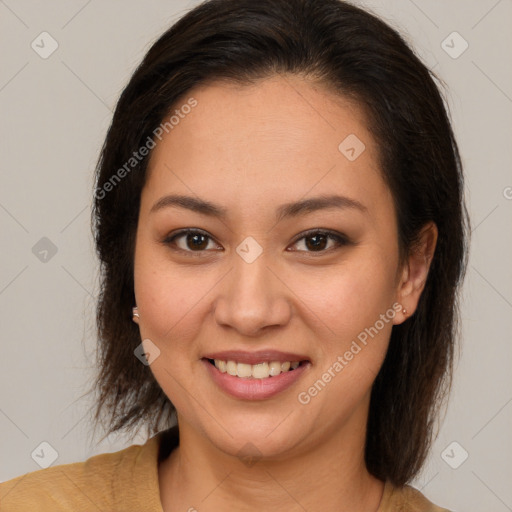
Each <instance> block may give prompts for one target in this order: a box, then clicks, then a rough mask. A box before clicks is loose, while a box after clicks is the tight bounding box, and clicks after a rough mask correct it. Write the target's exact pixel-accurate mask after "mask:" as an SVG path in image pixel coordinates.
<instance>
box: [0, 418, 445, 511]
mask: <svg viewBox="0 0 512 512" xmlns="http://www.w3.org/2000/svg"><path fill="white" fill-rule="evenodd" d="M178 442H179V436H178V429H177V427H172V428H170V429H168V430H164V431H162V432H159V433H158V434H156V435H154V436H153V437H151V438H150V439H148V441H146V443H145V444H143V445H137V444H135V445H132V446H130V447H128V448H125V449H124V450H120V451H118V452H115V453H103V454H101V455H95V456H93V457H90V458H89V459H87V460H86V461H85V462H77V463H73V464H61V465H59V466H53V467H49V468H46V469H41V470H39V471H33V472H31V473H26V474H25V475H21V476H19V477H16V478H13V479H12V480H8V481H7V482H4V483H1V484H0V511H1V512H25V511H27V512H28V511H29V512H82V511H83V512H86V511H87V512H92V511H101V512H114V511H119V512H132V511H133V512H142V511H144V512H163V509H162V504H161V502H160V490H159V484H158V462H159V461H160V460H162V459H164V458H166V457H167V456H168V455H169V453H170V452H171V450H172V449H173V448H174V447H175V446H177V444H178ZM397 511H400V512H449V511H447V510H446V509H444V508H439V507H437V506H436V505H434V504H432V503H431V502H430V501H428V500H427V498H425V497H424V496H423V494H421V493H420V492H419V491H418V490H416V489H414V488H413V487H410V486H408V485H406V486H404V487H403V488H397V487H394V486H393V485H391V484H390V483H389V482H386V484H385V486H384V494H383V496H382V501H381V503H380V506H379V510H378V511H377V512H397Z"/></svg>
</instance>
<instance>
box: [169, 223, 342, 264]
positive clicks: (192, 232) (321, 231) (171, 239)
mask: <svg viewBox="0 0 512 512" xmlns="http://www.w3.org/2000/svg"><path fill="white" fill-rule="evenodd" d="M185 235H204V236H205V237H207V238H209V239H210V240H213V238H212V237H211V236H210V235H209V234H208V233H206V232H205V231H202V230H200V229H190V228H188V229H182V230H180V231H178V232H176V233H174V234H172V235H169V236H167V237H166V238H165V239H164V240H163V241H162V243H163V244H164V245H165V246H167V247H169V248H171V249H172V250H173V251H178V252H182V253H188V254H189V255H190V256H193V257H197V256H202V253H205V252H208V251H207V250H206V249H204V250H200V251H192V250H186V249H181V248H179V247H176V246H175V243H174V242H175V240H176V239H177V238H180V237H182V236H185ZM315 235H323V236H326V237H327V238H330V239H331V240H334V241H335V242H336V245H337V246H336V247H334V248H333V247H331V248H330V249H323V250H321V251H296V252H305V253H308V254H310V255H313V256H314V255H315V254H319V255H321V254H325V253H330V252H331V251H333V250H336V249H340V248H341V247H343V246H347V245H351V244H352V242H351V241H350V240H349V239H348V238H347V237H346V236H345V235H342V234H340V233H337V232H335V231H330V230H326V229H310V230H309V231H306V232H304V233H301V234H300V236H299V237H298V238H297V239H296V240H295V241H294V242H293V243H292V245H295V244H296V243H297V242H299V241H301V240H302V239H305V238H311V237H313V236H315Z"/></svg>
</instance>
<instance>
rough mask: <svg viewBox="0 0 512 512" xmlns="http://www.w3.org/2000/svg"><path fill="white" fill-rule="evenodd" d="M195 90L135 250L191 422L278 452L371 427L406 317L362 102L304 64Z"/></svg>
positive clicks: (159, 365) (147, 324)
mask: <svg viewBox="0 0 512 512" xmlns="http://www.w3.org/2000/svg"><path fill="white" fill-rule="evenodd" d="M190 97H193V98H194V99H195V100H196V101H197V105H196V106H195V107H193V108H191V109H189V108H185V109H180V105H177V106H176V109H178V110H179V111H180V114H181V115H180V116H179V122H178V123H176V124H174V126H173V128H172V129H169V128H168V133H166V132H165V131H164V135H163V137H162V139H161V141H158V142H157V145H156V147H155V149H154V150H153V153H152V156H151V161H150V164H149V168H148V179H147V182H146V185H145V187H144V189H143V191H142V196H141V207H140V216H139V222H138V230H137V239H136V250H135V295H136V301H137V306H138V308H139V314H140V319H139V320H138V323H139V326H140V332H141V339H143V340H146V341H145V342H144V347H145V348H146V350H147V351H148V352H150V353H152V352H153V355H155V354H158V350H159V354H158V356H157V357H156V358H155V359H154V361H153V362H152V363H151V365H150V368H151V371H152V372H153V373H154V375H155V377H156V379H157V381H158V382H159V384H160V386H161V387H162V389H163V391H164V392H165V393H166V395H167V396H168V397H169V399H170V400H171V401H172V403H173V404H174V405H175V407H176V409H177V411H178V418H179V421H180V428H185V426H186V427H188V428H192V429H194V430H195V431H196V432H200V433H202V434H203V435H205V436H206V438H207V439H209V440H210V441H211V442H212V443H213V445H215V446H216V447H218V448H220V449H221V450H223V451H224V452H226V453H230V454H233V455H234V454H237V453H240V450H241V449H243V447H244V446H245V447H247V446H251V447H253V449H254V451H255V452H257V453H259V454H262V455H264V456H268V457H272V456H277V455H281V456H284V454H287V453H288V454H291V453H293V452H294V451H296V450H301V449H302V450H305V449H307V448H308V447H310V448H311V447H313V446H317V445H318V443H321V442H322V440H324V439H327V438H328V437H329V436H332V435H334V434H335V433H337V432H342V431H343V429H350V428H351V429H352V431H353V432H361V429H363V430H364V427H365V424H366V417H367V411H368V403H369V394H370V390H371V386H372V383H373V381H374V379H375V377H376V375H377V373H378V371H379V368H380V366H381V364H382V362H383V359H384V356H385V354H386V350H387V346H388V340H389V336H390V332H391V328H392V325H393V323H400V322H401V321H403V319H404V317H403V315H402V313H401V306H400V305H399V304H397V303H400V299H401V297H400V293H399V292H400V281H401V277H402V273H401V271H400V269H399V267H398V239H397V224H396V219H395V213H394V208H393V201H392V196H391V194H390V191H389V189H388V188H387V186H386V184H385V183H384V181H383V179H382V177H381V174H380V171H379V168H378V158H377V146H376V143H375V141H374V139H373V138H372V136H371V134H370V132H369V131H368V129H367V127H366V121H365V118H364V116H363V113H362V111H361V110H360V109H359V108H358V107H357V106H355V105H354V104H350V103H349V102H348V101H344V100H343V99H342V98H340V97H338V96H333V95H332V94H331V93H329V92H327V91H326V90H324V89H323V88H320V87H319V86H315V87H314V86H312V85H311V84H309V83H307V82H305V81H303V80H301V79H300V78H298V77H286V78H284V77H276V78H272V79H267V80H264V81H261V82H259V83H257V84H256V85H253V86H243V87H242V86H235V85H232V84H226V83H220V82H217V83H215V84H213V85H208V86H203V87H200V88H196V89H194V90H193V91H191V92H190V94H189V95H188V96H187V97H186V98H185V99H184V100H183V102H182V103H183V105H185V104H186V103H187V99H189V98H190ZM185 112H189V113H188V114H185ZM168 126H169V125H168ZM171 195H172V196H186V197H187V198H190V199H186V200H185V199H183V200H182V201H181V206H180V205H179V204H178V202H176V201H174V202H173V201H171V200H167V201H165V200H164V201H162V198H165V197H166V196H171ZM334 196H339V197H338V199H334ZM327 199H329V200H327ZM324 200H325V202H324ZM203 203H205V204H204V205H203V206H201V207H200V206H199V205H201V204H203ZM155 205H160V206H159V207H158V206H155ZM293 205H296V206H293ZM219 212H222V214H221V213H219ZM184 229H191V230H194V231H199V233H192V234H189V235H188V236H187V234H186V233H185V234H183V233H181V234H179V235H178V232H179V231H181V230H184ZM318 230H322V232H321V233H315V232H317V231H318ZM308 231H309V232H310V233H309V234H308V233H306V232H308ZM326 231H328V232H330V233H332V234H331V235H330V234H329V233H327V234H325V232H326ZM175 235H177V236H175ZM173 236H174V238H173ZM338 237H339V238H338ZM171 238H173V239H172V240H171ZM147 340H150V343H149V342H148V341H147ZM155 347H157V349H158V350H156V349H155ZM209 359H219V360H220V361H221V362H218V363H217V366H218V368H217V367H215V366H214V365H212V363H211V362H210V361H209ZM229 361H230V362H229ZM295 361H297V362H300V365H299V367H298V368H296V369H294V370H292V369H290V370H288V371H283V370H286V369H287V366H289V363H293V362H295ZM226 363H227V364H226ZM237 363H241V364H237ZM250 363H252V365H251V364H250ZM226 366H227V371H225V370H226V368H225V367H226ZM292 366H295V365H292ZM224 371H225V372H224ZM229 372H231V373H236V375H229ZM269 373H271V374H272V376H267V375H269ZM238 374H240V375H242V376H238ZM248 375H250V377H247V376H248ZM243 376H245V377H243ZM247 443H250V445H249V444H247ZM254 447H255V448H254Z"/></svg>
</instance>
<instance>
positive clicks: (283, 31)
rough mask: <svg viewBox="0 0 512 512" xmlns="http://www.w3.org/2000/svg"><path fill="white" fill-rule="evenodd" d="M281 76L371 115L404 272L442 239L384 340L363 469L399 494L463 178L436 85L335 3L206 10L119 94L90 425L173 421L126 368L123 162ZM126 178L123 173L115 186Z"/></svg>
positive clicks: (134, 192) (461, 230) (146, 377)
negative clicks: (196, 109) (190, 114)
mask: <svg viewBox="0 0 512 512" xmlns="http://www.w3.org/2000/svg"><path fill="white" fill-rule="evenodd" d="M281 73H282V74H284V73H287V74H294V75H297V76H301V77H304V78H306V77H307V78H308V79H313V80H314V81H315V82H316V83H319V84H322V85H324V86H325V87H326V88H327V89H329V90H331V91H335V92H336V93H337V94H339V95H341V96H345V97H350V98H351V99H354V100H356V101H357V103H358V104H359V105H360V106H361V107H362V108H364V110H365V111H366V112H367V113H368V120H369V121H368V122H369V125H370V126H369V129H370V130H371V132H372V133H373V135H374V137H375V140H376V141H377V143H378V145H379V149H380V167H381V171H382V175H383V177H384V179H385V180H386V183H387V184H388V186H389V188H390V190H391V193H392V196H393V199H394V205H395V209H396V214H397V221H398V232H399V246H400V254H401V257H402V261H404V259H403V258H404V257H405V256H406V255H407V254H408V252H409V251H410V250H413V248H414V243H415V241H416V237H417V235H418V233H419V231H420V229H421V228H422V227H423V226H424V225H425V223H427V222H428V221H433V222H435V224H436V225H437V228H438V232H439V236H438V243H437V247H436V251H435V255H434V259H433V261H432V264H431V268H430V273H429V275H428V279H427V282H426V285H425V289H424V291H423V294H422V296H421V299H420V301H419V305H418V308H417V310H416V312H415V314H414V315H413V316H412V317H410V318H408V319H407V320H406V321H405V322H404V323H403V324H401V325H396V326H394V327H393V330H392V334H391V340H390V345H389V349H388V352H387V355H386V358H385V361H384V363H383V366H382V368H381V370H380V372H379V374H378V375H377V377H376V380H375V382H374V385H373V388H372V395H371V403H370V411H369V418H368V430H367V442H366V447H365V458H366V464H367V467H368V470H369V471H370V472H371V473H372V474H373V475H375V476H376V477H377V478H380V479H381V480H390V481H391V482H392V483H393V484H394V485H398V486H401V485H403V484H405V483H407V482H408V481H409V480H411V479H412V478H413V477H414V476H415V475H416V474H417V472H418V471H419V469H420V468H421V466H422V464H423V462H424V460H425V457H426V455H427V452H428V449H429V447H430V444H431V441H432V437H433V426H434V423H435V420H436V419H437V418H438V413H439V407H440V404H441V403H442V402H443V398H445V396H446V395H447V391H448V390H449V388H450V386H451V380H452V367H453V356H454V346H455V345H454V343H455V340H456V336H457V333H458V324H457V322H458V300H459V299H458V293H459V286H460V284H461V281H462V278H463V275H464V272H465V267H466V258H467V256H466V255H467V237H468V219H467V212H466V208H465V205H464V199H463V175H462V169H461V163H460V157H459V153H458V149H457V144H456V141H455V139H454V136H453V133H452V129H451V126H450V121H449V118H448V115H447V112H446V109H445V106H444V103H443V99H442V96H441V95H440V93H439V90H438V88H437V86H436V82H435V81H434V78H435V77H434V76H433V75H432V73H431V72H429V70H428V69H427V68H426V67H425V65H424V64H423V63H422V62H421V61H420V60H419V59H418V58H417V57H416V55H415V54H414V52H413V51H412V50H411V49H410V48H409V47H408V45H407V44H406V43H405V42H404V40H403V39H402V37H401V36H400V35H399V34H398V33H397V32H396V31H395V30H393V29H392V28H390V27H389V26H388V25H387V24H385V23H384V22H382V21H381V20H379V19H378V18H377V17H375V16H373V15H371V14H369V13H368V12H366V11H364V10H362V9H360V8H357V7H355V6H353V5H350V4H348V3H345V2H342V1H340V0H258V1H257V2H256V1H254V0H210V1H206V2H204V3H202V4H200V5H199V6H197V7H195V8H194V9H193V10H191V11H190V12H188V13H187V14H186V15H185V16H184V17H182V18H181V19H179V20H178V21H177V22H176V23H175V24H174V25H173V26H172V27H171V28H170V29H169V30H167V31H166V32H165V33H164V34H163V35H162V36H161V37H160V38H159V39H158V40H157V41H156V42H155V43H154V44H153V45H152V47H151V48H150V49H149V51H148V52H147V54H146V56H145V57H144V59H143V61H142V63H141V64H140V65H139V67H138V68H137V69H136V71H135V72H134V74H133V76H132V78H131V79H130V81H129V83H128V85H127V86H126V88H125V89H124V91H123V92H122V94H121V96H120V98H119V101H118V103H117V107H116V109H115V112H114V116H113V120H112V124H111V126H110V128H109V131H108V134H107V136H106V140H105V143H104V146H103V148H102V152H101V157H100V159H99V162H98V166H97V174H96V185H95V186H96V190H95V199H94V208H93V223H94V236H95V242H96V249H97V253H98V256H99V258H100V263H101V275H100V296H99V302H98V306H97V323H98V336H99V348H98V354H99V356H98V359H99V361H98V362H99V364H98V378H97V382H96V390H97V392H98V397H97V403H96V406H95V407H96V410H95V420H96V424H97V422H98V421H100V420H103V419H104V418H105V417H107V416H108V418H107V428H106V431H107V432H108V433H113V432H115V431H120V430H123V429H124V430H130V429H133V427H135V426H137V425H141V424H145V425H146V427H147V429H148V432H153V433H154V432H156V431H158V430H160V429H161V428H167V427H168V426H169V425H170V422H171V421H172V419H173V418H172V416H173V413H174V412H175V411H174V407H173V405H172V404H171V402H170V401H169V399H168V398H167V396H166V395H165V394H164V393H163V391H162V389H161V388H160V386H159V385H158V383H157V381H156V380H155V378H154V377H153V375H152V373H151V371H150V368H149V367H148V366H145V365H143V364H141V362H140V361H139V360H138V359H137V358H136V357H135V356H134V349H135V348H136V347H137V346H138V345H139V344H140V343H141V339H140V333H139V329H138V326H137V325H136V324H134V323H133V322H132V318H131V315H132V307H133V306H134V305H135V296H134V277H133V274H134V267H133V262H134V241H135V233H136V229H137V220H138V214H139V206H140V195H141V190H142V188H143V186H144V183H145V179H146V168H147V161H148V158H149V156H146V157H144V158H141V159H140V161H137V162H136V165H134V166H133V168H129V169H128V168H127V167H126V162H128V161H129V160H130V158H131V157H132V156H133V153H134V152H137V151H138V150H139V148H141V147H142V146H144V145H146V144H147V141H151V140H154V138H155V135H154V130H155V129H156V128H157V127H158V126H159V125H160V123H161V122H162V120H164V119H165V118H166V116H169V113H170V111H171V110H172V108H173V107H174V106H175V105H177V103H178V101H179V100H181V99H182V98H184V97H186V94H187V92H188V91H190V90H191V88H193V87H194V86H196V85H199V84H202V85H204V84H207V83H208V82H211V81H214V80H218V79H223V80H228V81H231V82H234V83H239V84H250V83H255V82H257V81H258V80H259V79H264V78H267V77H272V76H275V75H276V74H281ZM132 163H133V162H132ZM123 166H125V167H124V169H125V170H127V172H124V173H119V172H118V171H119V170H120V169H122V168H123ZM116 173H117V177H116V176H114V175H116ZM121 174H122V176H121ZM114 178H115V179H114ZM121 178H122V179H121ZM109 184H110V185H109Z"/></svg>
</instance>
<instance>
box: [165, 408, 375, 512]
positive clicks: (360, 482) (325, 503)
mask: <svg viewBox="0 0 512 512" xmlns="http://www.w3.org/2000/svg"><path fill="white" fill-rule="evenodd" d="M365 420H366V415H361V417H360V418H358V417H357V414H356V415H355V417H352V418H351V419H350V420H349V421H348V422H347V424H345V426H344V427H342V428H339V429H337V430H336V431H334V432H326V431H325V430H324V431H318V432H315V434H314V435H311V436H310V437H309V438H308V439H307V440H305V441H304V442H303V443H301V446H300V448H299V447H296V448H294V450H293V453H287V454H280V455H279V457H277V456H276V457H275V458H268V457H265V458H261V459H259V458H258V457H254V458H250V457H248V458H243V459H240V458H239V457H236V456H232V455H230V454H227V453H226V452H224V451H221V450H219V449H218V448H217V447H216V446H215V445H213V444H212V442H211V441H210V440H209V439H208V438H207V437H205V436H204V435H202V434H201V433H200V432H198V431H197V430H196V429H195V428H194V427H193V426H192V425H190V424H189V423H187V422H185V421H183V420H182V419H179V427H180V430H179V432H180V442H179V446H178V447H176V448H175V449H174V450H173V451H172V452H171V454H170V455H169V457H168V458H167V459H165V460H164V461H162V463H161V465H160V468H159V480H160V495H161V500H162V506H163V509H164V512H175V511H176V512H177V511H184V510H187V511H188V510H190V511H194V510H202V509H207V510H212V511H223V510H228V509H234V510H240V511H244V512H252V511H261V510H274V511H276V512H277V511H281V510H283V511H289V510H297V511H299V510H308V511H315V510H322V512H328V511H331V510H332V511H333V512H334V511H336V512H349V511H350V512H354V511H355V510H364V511H365V512H370V511H377V509H378V508H379V503H380V502H381V499H382V494H383V489H384V483H383V482H382V481H380V480H378V479H376V478H375V477H374V476H372V475H371V474H370V473H368V471H367V469H366V466H365V463H364V441H365V436H366V429H365V423H364V421H365ZM361 423H362V424H361ZM326 439H327V441H326Z"/></svg>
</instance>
